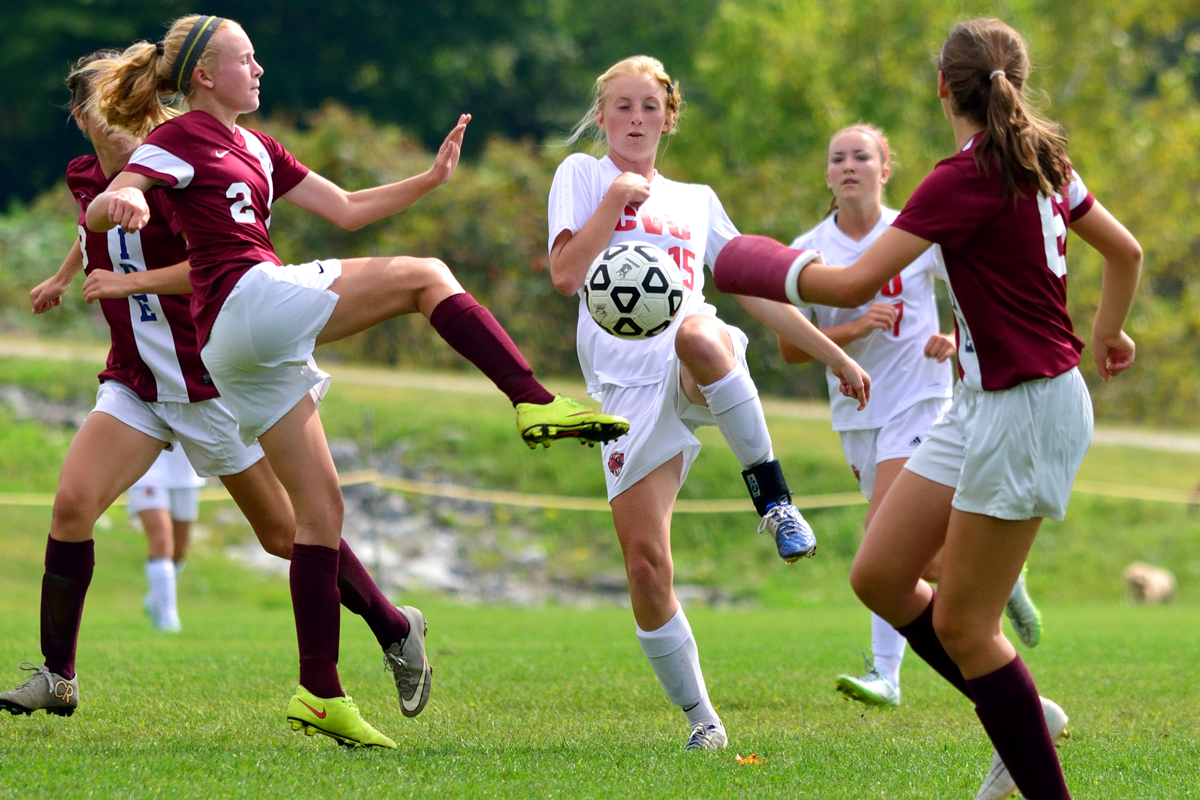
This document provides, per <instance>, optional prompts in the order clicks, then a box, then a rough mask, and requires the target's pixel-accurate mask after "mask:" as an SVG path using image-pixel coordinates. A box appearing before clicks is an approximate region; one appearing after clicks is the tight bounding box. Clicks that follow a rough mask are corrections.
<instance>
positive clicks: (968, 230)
mask: <svg viewBox="0 0 1200 800" xmlns="http://www.w3.org/2000/svg"><path fill="white" fill-rule="evenodd" d="M989 183H990V182H988V181H980V180H978V179H977V177H976V176H974V175H968V174H966V171H965V170H963V169H962V168H961V166H960V165H958V164H954V163H947V162H945V161H944V162H942V163H941V164H938V165H937V166H936V167H934V170H933V172H931V173H929V175H928V176H927V177H926V178H925V180H923V181H921V185H920V186H918V187H917V190H916V191H915V192H913V194H912V197H910V198H909V199H908V202H907V203H905V204H904V210H903V211H901V212H900V216H898V217H896V221H895V222H893V223H892V227H894V228H899V229H900V230H902V231H908V232H909V233H911V234H913V235H914V236H920V237H921V238H922V239H925V240H927V241H930V242H934V243H936V244H940V245H942V246H943V247H949V248H951V249H955V250H957V249H959V248H961V247H962V246H963V245H964V244H965V243H966V242H967V241H968V240H969V239H970V238H971V237H972V236H973V235H974V234H975V232H976V231H977V230H979V226H980V225H981V224H983V222H984V221H985V220H987V219H988V218H989V217H991V216H993V215H994V214H995V213H996V198H995V197H994V195H993V192H991V191H988V189H989V188H990V187H989V186H988V184H989Z"/></svg>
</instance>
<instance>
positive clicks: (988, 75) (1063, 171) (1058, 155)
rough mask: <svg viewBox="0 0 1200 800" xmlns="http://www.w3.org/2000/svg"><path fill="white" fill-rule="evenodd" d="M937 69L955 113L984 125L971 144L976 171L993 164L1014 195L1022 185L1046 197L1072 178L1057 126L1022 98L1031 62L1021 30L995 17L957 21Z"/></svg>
mask: <svg viewBox="0 0 1200 800" xmlns="http://www.w3.org/2000/svg"><path fill="white" fill-rule="evenodd" d="M938 69H940V70H941V71H942V73H943V74H944V75H945V76H946V85H947V86H948V87H949V89H950V102H951V106H952V108H953V110H954V112H955V113H956V114H959V115H962V116H966V117H968V118H970V119H971V120H973V121H974V122H977V123H979V124H981V125H983V126H985V129H984V132H983V135H982V136H981V137H980V138H979V141H978V142H976V145H975V148H974V150H975V165H976V167H977V168H978V169H979V171H980V172H982V173H984V174H985V175H986V174H987V171H988V168H989V167H990V166H993V165H998V166H999V167H1000V173H1001V174H1002V175H1003V176H1004V184H1005V189H1006V191H1007V192H1008V193H1009V194H1011V195H1012V196H1013V197H1014V198H1015V197H1019V196H1021V186H1022V185H1028V184H1030V183H1032V184H1033V185H1034V186H1036V187H1037V188H1038V190H1040V191H1041V192H1042V193H1043V194H1046V195H1051V194H1054V193H1055V192H1057V191H1061V190H1062V189H1063V188H1064V187H1066V185H1067V184H1068V183H1070V182H1071V162H1070V161H1069V160H1068V159H1067V149H1066V148H1067V137H1066V136H1064V135H1063V131H1062V127H1061V126H1059V125H1058V123H1056V122H1051V121H1050V120H1048V119H1046V118H1045V117H1043V116H1041V114H1039V113H1038V111H1037V109H1036V108H1034V107H1033V105H1032V104H1031V103H1030V102H1029V100H1028V99H1027V98H1026V97H1025V91H1024V89H1025V81H1026V79H1027V78H1028V77H1029V73H1030V72H1031V71H1032V66H1031V65H1030V63H1029V51H1028V48H1027V47H1026V45H1025V40H1024V39H1022V38H1021V34H1019V33H1017V32H1016V31H1015V30H1013V29H1012V28H1010V27H1009V26H1008V25H1005V24H1004V23H1003V22H1001V21H1000V20H998V19H975V20H971V21H970V22H963V23H960V24H959V25H956V26H955V27H954V30H952V31H950V35H949V36H947V37H946V43H945V44H943V45H942V52H941V56H940V57H939V59H938Z"/></svg>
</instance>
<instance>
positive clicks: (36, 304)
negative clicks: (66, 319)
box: [29, 239, 83, 314]
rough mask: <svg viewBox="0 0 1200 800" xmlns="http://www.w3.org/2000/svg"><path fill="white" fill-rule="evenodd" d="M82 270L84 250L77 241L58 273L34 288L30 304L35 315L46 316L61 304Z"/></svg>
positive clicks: (30, 296) (30, 294) (30, 295)
mask: <svg viewBox="0 0 1200 800" xmlns="http://www.w3.org/2000/svg"><path fill="white" fill-rule="evenodd" d="M81 269H83V249H82V248H81V247H80V246H79V240H78V239H76V240H75V244H73V245H71V251H70V252H69V253H67V258H66V260H65V261H63V263H62V266H61V267H59V268H58V272H56V273H54V274H53V275H52V276H50V277H49V278H47V279H46V280H44V281H42V282H41V283H39V284H38V285H37V286H35V287H33V291H31V292H30V293H29V302H30V304H31V305H32V306H33V313H35V314H44V313H46V312H47V311H49V310H50V309H52V308H54V307H55V306H57V305H59V304H61V303H62V296H63V295H64V294H66V293H67V289H69V288H71V281H73V280H75V276H76V275H78V274H79V271H80V270H81Z"/></svg>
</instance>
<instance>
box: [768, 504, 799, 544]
mask: <svg viewBox="0 0 1200 800" xmlns="http://www.w3.org/2000/svg"><path fill="white" fill-rule="evenodd" d="M789 508H795V506H793V505H792V504H791V503H778V504H776V505H774V506H772V507H771V508H770V509H769V510H768V511H767V513H766V514H763V517H762V519H761V520H759V523H758V532H759V533H762V532H763V531H765V530H766V529H767V526H768V525H771V524H772V523H774V525H775V527H774V529H773V530H772V531H771V532H772V533H773V534H774V535H776V536H779V535H781V534H782V535H783V536H790V535H792V534H794V533H797V532H798V531H799V530H800V526H799V525H797V524H796V518H795V516H793V515H792V514H789V513H788V512H787V509H789Z"/></svg>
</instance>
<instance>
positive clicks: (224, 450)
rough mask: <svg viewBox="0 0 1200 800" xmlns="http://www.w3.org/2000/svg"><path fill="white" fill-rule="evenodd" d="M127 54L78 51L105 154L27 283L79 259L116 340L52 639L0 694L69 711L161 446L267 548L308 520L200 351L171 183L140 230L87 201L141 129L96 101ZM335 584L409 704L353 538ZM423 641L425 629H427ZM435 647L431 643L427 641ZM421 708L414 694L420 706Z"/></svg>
mask: <svg viewBox="0 0 1200 800" xmlns="http://www.w3.org/2000/svg"><path fill="white" fill-rule="evenodd" d="M117 55H119V54H117V53H114V52H108V51H101V52H98V53H94V54H92V55H90V56H86V57H84V58H82V59H80V60H79V62H78V63H77V64H76V65H75V68H74V69H73V70H72V71H71V73H70V75H69V76H68V77H67V88H68V89H69V90H70V92H71V115H72V117H73V119H74V121H75V124H76V125H77V126H78V127H79V129H80V131H81V132H83V134H84V136H85V137H87V138H88V139H89V140H90V141H91V143H92V147H93V148H94V149H95V152H96V154H95V155H92V156H80V157H79V158H77V159H75V160H74V161H72V162H71V163H70V164H69V165H68V167H67V186H68V188H69V189H70V190H71V194H72V196H73V197H74V198H75V200H76V201H77V202H78V204H79V208H80V214H79V222H80V225H79V239H78V241H76V242H75V244H74V245H73V246H72V247H71V250H70V252H69V253H68V255H67V258H66V260H65V261H64V262H63V264H62V266H61V267H60V268H59V270H58V272H57V273H56V274H55V275H54V276H52V277H50V278H49V279H47V280H45V281H43V282H42V283H41V284H39V285H38V286H37V287H35V288H34V289H33V291H31V292H30V293H29V298H30V303H31V305H32V307H33V313H35V314H42V313H45V312H46V311H49V310H50V309H52V308H54V307H55V306H57V305H59V304H60V302H61V297H62V295H63V294H64V293H65V292H66V291H67V289H68V288H70V285H71V282H72V280H74V278H75V276H76V275H77V274H78V273H79V271H80V270H85V271H86V273H87V279H86V280H85V281H84V284H83V293H84V297H85V298H86V299H87V300H88V301H89V302H93V301H99V303H100V308H101V310H102V311H103V313H104V318H105V320H106V321H107V322H108V325H109V333H110V334H111V337H112V349H111V350H110V352H109V355H108V364H107V366H106V368H105V370H104V371H103V372H101V373H100V389H99V391H98V392H97V394H96V406H95V408H94V409H93V410H92V413H90V414H89V415H88V417H87V419H86V420H84V423H83V426H82V427H81V428H80V429H79V431H78V432H77V433H76V434H75V438H74V439H72V440H71V447H70V449H69V450H68V451H67V456H66V458H65V459H64V460H63V466H62V471H61V472H60V473H59V479H58V489H57V491H56V492H55V495H54V512H53V515H52V517H51V521H50V535H49V537H48V538H47V541H46V559H45V570H46V571H45V575H44V576H43V578H42V593H41V648H42V655H43V656H44V658H45V661H44V662H43V664H42V665H41V666H39V667H32V668H29V669H28V671H30V672H32V673H33V674H32V675H31V676H30V677H29V678H28V679H27V680H26V681H25V683H24V684H22V685H21V686H19V687H17V688H16V689H13V690H11V691H8V692H0V709H6V710H8V711H10V712H12V713H13V714H31V713H33V712H34V711H38V710H43V709H44V710H45V711H47V712H48V713H51V714H58V715H60V716H70V715H71V714H74V713H75V709H76V707H77V706H78V705H79V682H78V676H77V675H76V673H75V656H76V647H77V644H78V639H79V628H80V625H81V623H82V620H83V606H84V600H85V598H86V596H87V589H88V585H89V584H90V583H91V580H92V573H93V570H94V568H95V545H94V540H93V533H94V531H93V529H94V526H95V524H96V520H97V519H99V517H100V515H101V514H103V513H104V511H105V510H106V509H107V508H108V507H109V506H111V505H112V504H113V503H114V502H115V501H116V500H117V498H118V497H120V496H121V494H122V493H123V492H125V490H127V489H128V488H129V487H130V486H132V485H133V483H134V482H135V481H136V480H137V479H138V478H139V477H140V476H141V475H143V474H145V472H146V470H147V469H149V468H150V466H151V465H152V464H154V462H155V460H156V459H157V458H158V457H159V455H160V454H161V453H162V452H163V449H164V448H165V447H167V446H168V445H169V444H171V443H173V442H177V443H178V444H179V445H180V446H181V447H182V448H183V450H184V451H186V452H187V453H188V454H189V458H190V460H191V463H192V464H193V465H195V467H196V468H197V469H198V470H199V471H200V472H201V473H203V474H207V475H216V476H218V477H220V479H221V483H223V484H224V486H225V488H226V489H227V490H228V491H229V494H230V495H231V496H232V497H233V499H234V501H235V502H236V503H237V505H238V508H240V509H241V510H242V513H243V514H245V515H246V519H247V521H248V522H249V523H250V526H251V527H252V528H253V529H254V534H255V536H257V537H258V540H259V542H260V543H261V544H262V546H263V548H264V549H265V550H266V551H267V552H268V553H271V554H272V555H276V556H279V557H280V558H290V557H291V554H292V541H293V538H294V537H295V535H296V518H295V515H294V514H293V512H292V506H291V503H290V502H289V500H288V496H287V493H286V492H285V491H284V488H283V485H282V484H281V483H280V482H279V479H278V478H277V477H275V473H274V472H272V470H271V467H270V465H269V464H268V463H267V460H266V459H265V458H263V451H262V448H261V447H259V446H258V444H255V443H251V444H244V443H243V442H242V440H241V439H240V438H239V436H238V431H237V421H236V420H235V419H234V417H233V415H232V414H231V413H230V412H229V409H228V408H227V407H226V406H225V404H224V402H223V401H222V400H221V398H219V397H218V396H217V390H216V388H215V387H214V386H213V385H212V380H211V378H210V376H209V374H208V371H207V370H206V369H205V367H204V365H203V364H202V363H201V361H200V354H199V345H198V344H197V342H196V326H195V323H194V321H193V318H192V313H191V309H190V306H189V297H188V295H187V294H185V293H187V292H189V291H190V290H191V284H190V282H189V278H188V274H189V265H188V263H187V260H186V256H187V254H186V246H187V243H186V242H185V241H184V239H183V237H182V236H180V235H179V233H178V231H177V230H175V229H174V227H173V220H174V215H173V214H172V212H171V209H170V206H169V205H168V204H167V203H166V200H165V198H164V197H163V196H162V194H163V193H162V192H151V193H150V195H149V198H148V199H149V203H150V209H151V213H150V214H149V217H148V220H147V222H146V224H145V225H144V226H143V227H142V229H141V230H139V231H125V230H123V229H121V228H112V229H109V230H105V231H100V232H95V231H88V230H87V229H86V228H85V227H84V225H83V222H84V214H85V210H86V209H87V208H88V206H89V205H90V204H91V202H92V201H93V199H94V198H95V197H96V196H97V195H99V194H100V193H101V192H103V191H104V189H105V187H107V186H108V183H109V180H110V179H111V178H112V176H114V175H116V174H117V173H118V172H120V171H121V169H122V168H123V167H124V166H125V164H126V163H127V162H128V160H129V157H130V155H131V154H132V153H133V152H134V151H135V149H136V148H137V147H138V145H139V144H140V143H141V140H140V139H139V138H137V137H135V136H130V135H128V134H124V133H121V132H119V131H116V130H114V129H112V128H109V127H108V126H107V125H105V124H104V122H103V120H102V119H101V118H100V117H99V116H98V114H97V113H96V110H95V107H94V93H95V78H96V72H95V70H96V69H97V68H98V66H102V65H103V64H104V63H106V62H107V61H108V59H110V58H113V57H116V56H117ZM340 547H341V550H340V557H339V560H338V573H337V589H338V592H339V594H340V599H341V602H342V605H344V606H345V607H346V608H348V609H349V610H351V611H352V612H354V613H355V614H358V615H359V616H361V617H362V618H363V619H364V620H365V621H366V623H367V625H368V626H370V628H371V632H372V633H374V634H375V637H376V640H377V641H378V642H379V646H380V647H381V648H383V650H384V663H385V664H386V665H387V666H388V667H389V668H391V669H392V671H393V676H394V678H395V681H396V688H397V690H398V692H399V698H400V704H401V710H402V711H406V709H405V698H406V697H407V698H408V701H409V703H410V704H411V702H412V697H413V695H414V694H415V690H414V689H413V687H414V686H415V685H416V684H417V681H416V678H417V676H416V675H414V674H413V670H412V669H409V668H408V667H407V666H406V658H405V656H407V657H408V659H410V660H412V661H413V662H414V663H417V670H418V673H419V674H424V673H423V672H420V669H421V663H419V659H415V658H412V647H413V642H416V641H417V640H418V638H419V637H413V636H410V635H409V625H408V622H407V619H408V617H407V616H405V615H410V616H414V618H415V615H419V614H420V612H419V611H416V610H415V609H412V608H409V607H407V606H404V607H402V608H399V609H397V608H395V607H394V606H393V605H392V604H391V603H390V602H389V601H388V599H387V598H386V597H384V595H383V593H382V592H380V591H379V587H378V586H376V585H375V582H374V581H373V580H371V577H370V575H369V574H368V573H367V571H366V569H364V568H363V566H362V564H361V563H360V562H359V561H358V559H357V558H356V557H355V555H354V553H353V552H352V551H351V550H350V547H349V545H347V544H346V543H345V542H344V541H343V542H341V545H340ZM421 641H422V642H423V639H422V640H421ZM421 646H422V647H423V644H422V645H421ZM410 707H411V705H410Z"/></svg>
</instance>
